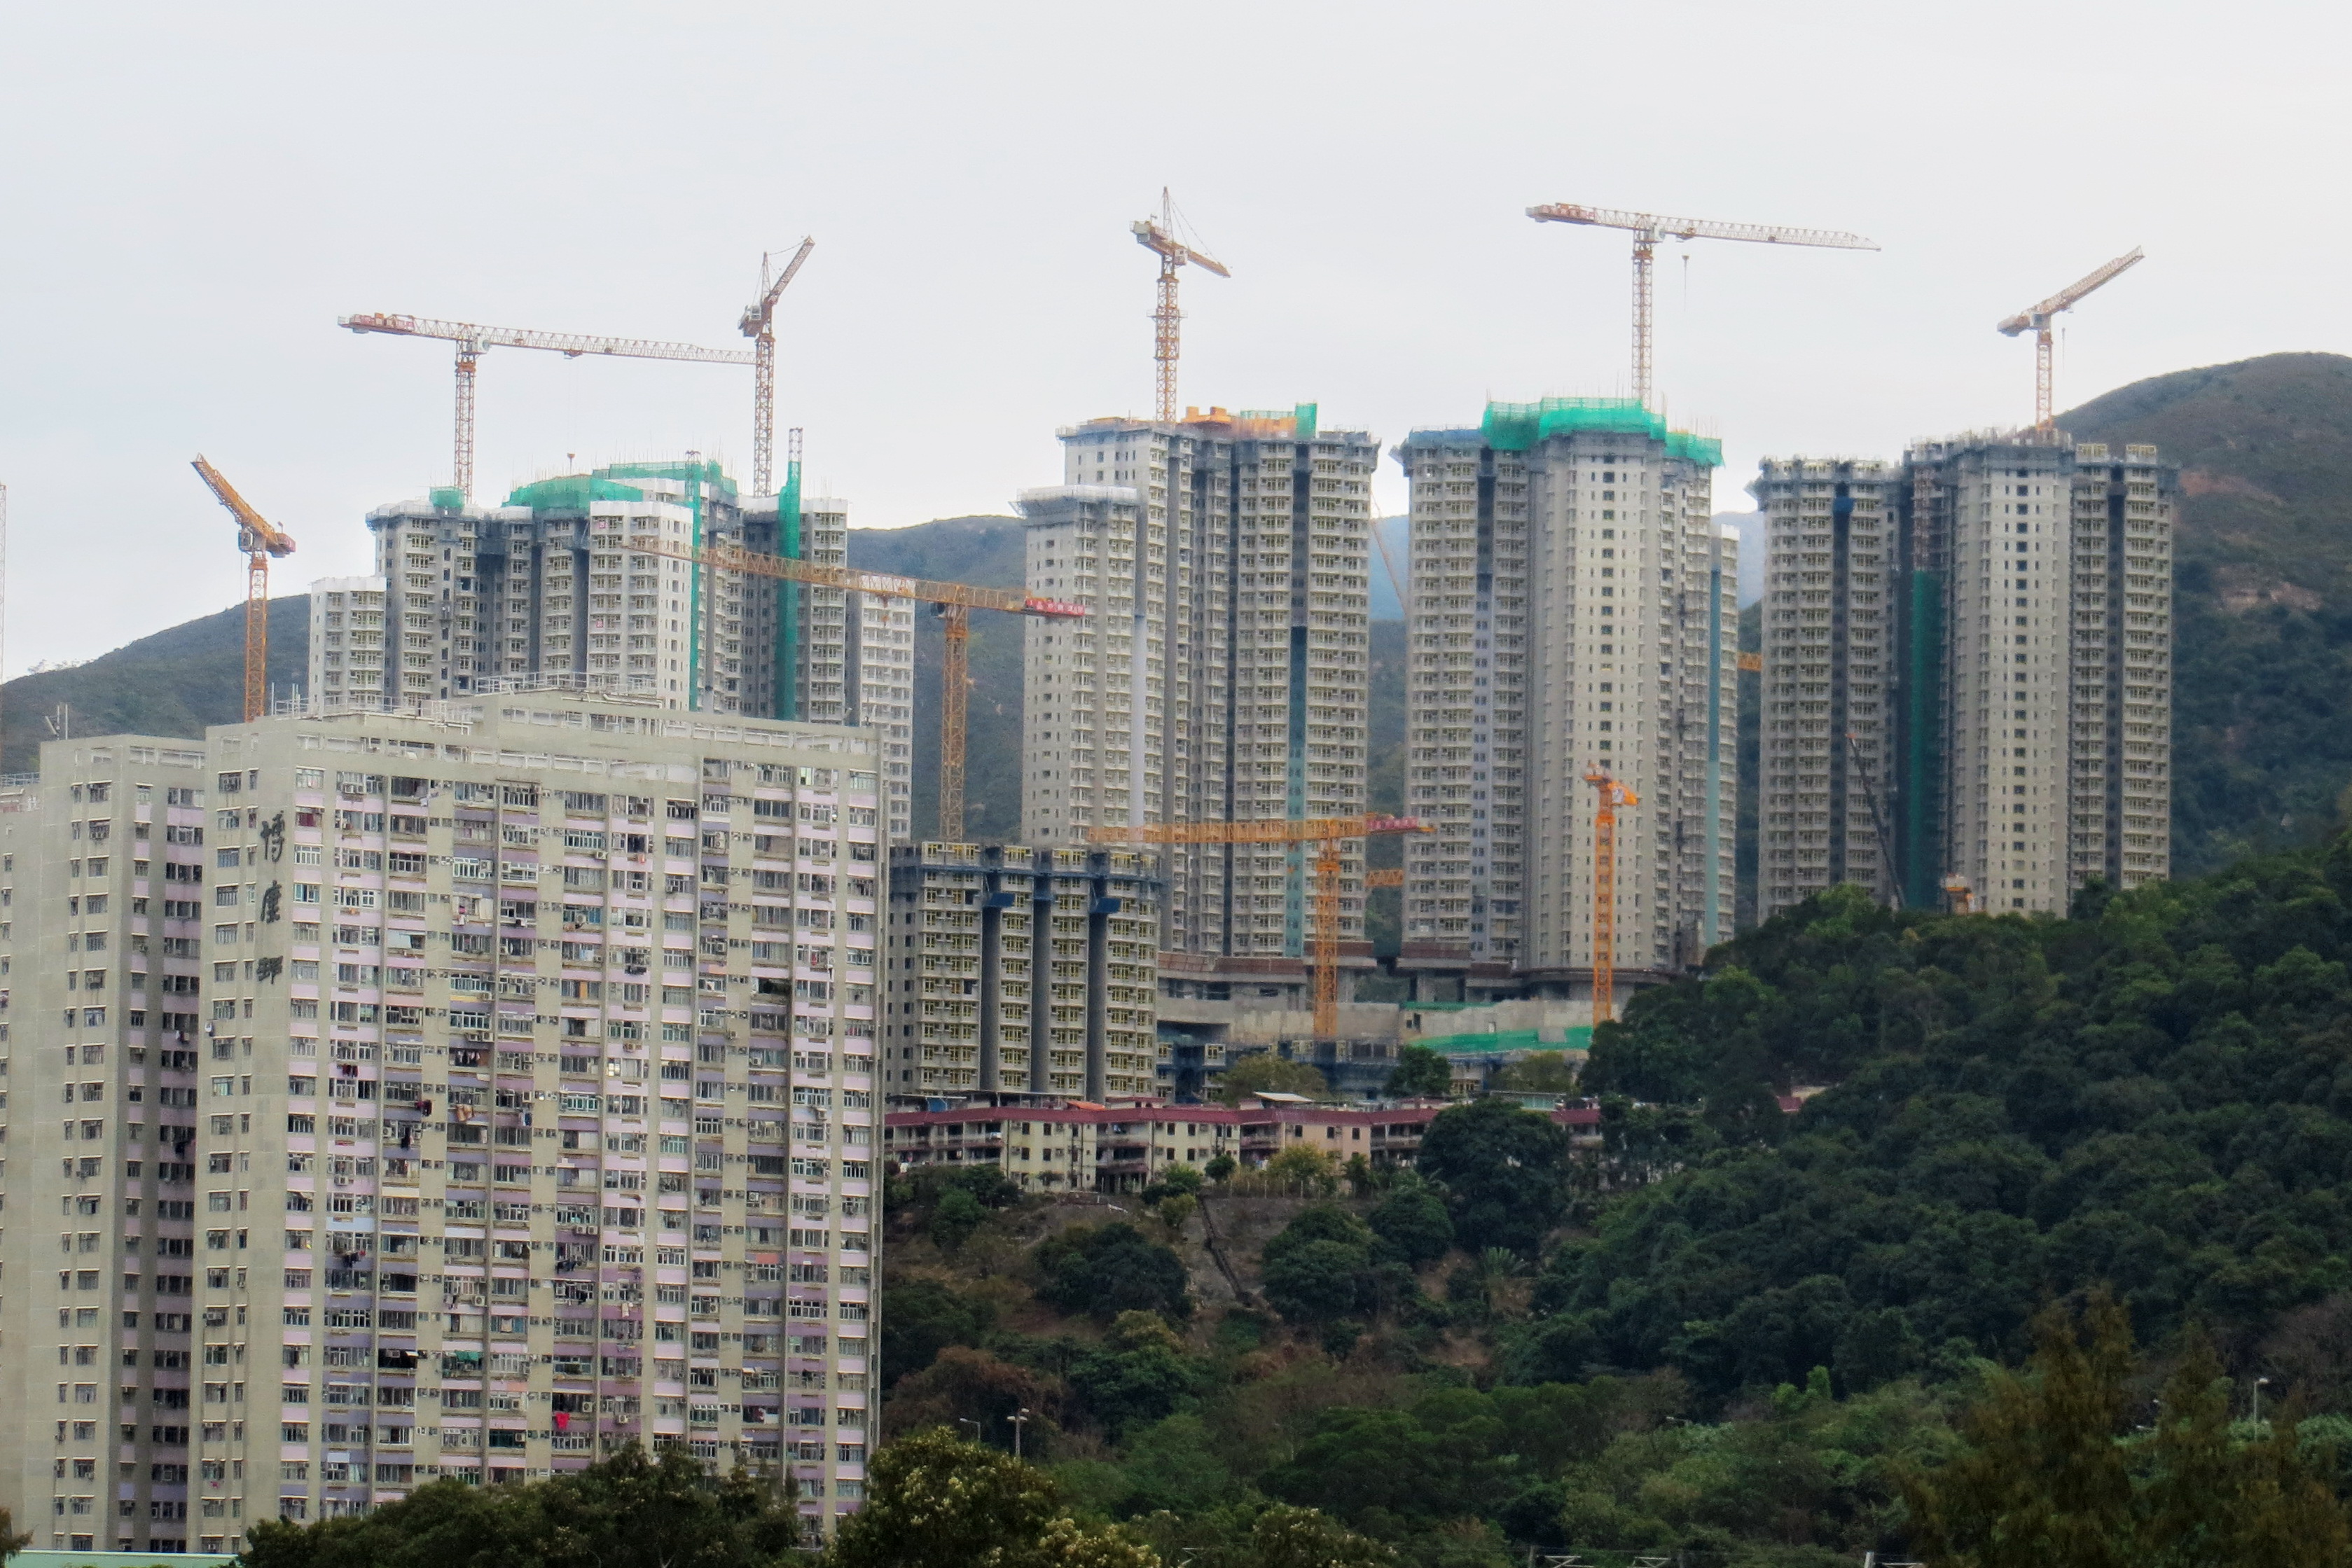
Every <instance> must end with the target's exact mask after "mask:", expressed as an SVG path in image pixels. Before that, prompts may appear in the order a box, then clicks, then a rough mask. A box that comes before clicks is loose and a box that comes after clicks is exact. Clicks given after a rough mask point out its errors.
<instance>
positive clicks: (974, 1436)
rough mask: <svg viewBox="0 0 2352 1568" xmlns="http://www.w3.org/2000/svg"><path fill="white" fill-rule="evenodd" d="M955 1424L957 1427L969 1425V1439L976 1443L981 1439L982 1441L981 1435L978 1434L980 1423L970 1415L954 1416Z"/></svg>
mask: <svg viewBox="0 0 2352 1568" xmlns="http://www.w3.org/2000/svg"><path fill="white" fill-rule="evenodd" d="M956 1425H957V1426H959V1427H971V1440H972V1441H973V1442H975V1443H977V1442H981V1441H982V1440H983V1439H982V1437H981V1434H980V1423H979V1422H977V1421H975V1420H973V1419H972V1418H971V1416H957V1417H956Z"/></svg>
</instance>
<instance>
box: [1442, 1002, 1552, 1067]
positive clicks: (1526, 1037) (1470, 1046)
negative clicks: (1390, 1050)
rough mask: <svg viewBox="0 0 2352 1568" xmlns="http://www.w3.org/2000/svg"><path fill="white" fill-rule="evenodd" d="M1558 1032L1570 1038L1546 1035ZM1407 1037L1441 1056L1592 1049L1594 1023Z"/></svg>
mask: <svg viewBox="0 0 2352 1568" xmlns="http://www.w3.org/2000/svg"><path fill="white" fill-rule="evenodd" d="M1410 1005H1412V1006H1421V1005H1423V1004H1419V1003H1414V1004H1410ZM1554 1033H1564V1034H1565V1035H1566V1037H1567V1038H1566V1040H1545V1039H1544V1038H1543V1037H1544V1036H1545V1035H1547V1034H1554ZM1404 1038H1405V1040H1406V1041H1407V1043H1409V1044H1412V1045H1425V1046H1427V1047H1428V1048H1429V1049H1430V1050H1432V1051H1435V1052H1437V1053H1438V1054H1439V1055H1440V1056H1492V1055H1497V1054H1499V1053H1501V1052H1504V1051H1590V1050H1591V1049H1592V1026H1591V1024H1575V1025H1571V1026H1570V1028H1569V1029H1567V1030H1534V1029H1505V1030H1493V1031H1491V1032H1488V1033H1486V1034H1442V1035H1434V1036H1426V1035H1425V1036H1421V1037H1418V1038H1416V1037H1414V1036H1412V1035H1407V1036H1406V1037H1404Z"/></svg>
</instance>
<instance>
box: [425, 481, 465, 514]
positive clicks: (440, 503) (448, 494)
mask: <svg viewBox="0 0 2352 1568" xmlns="http://www.w3.org/2000/svg"><path fill="white" fill-rule="evenodd" d="M428 494H429V496H430V498H431V500H432V502H433V509H434V510H435V511H438V512H462V511H464V510H465V509H466V492H465V491H463V490H460V489H459V488H457V486H455V485H436V486H433V488H432V490H431V491H430V492H429V493H428Z"/></svg>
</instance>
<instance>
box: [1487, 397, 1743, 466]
mask: <svg viewBox="0 0 2352 1568" xmlns="http://www.w3.org/2000/svg"><path fill="white" fill-rule="evenodd" d="M1578 431H1601V432H1604V433H1608V434H1620V435H1639V436H1642V437H1644V438H1645V439H1647V440H1651V441H1657V442H1663V443H1664V445H1665V448H1666V455H1667V456H1669V457H1679V458H1682V459H1685V461H1688V462H1692V463H1700V464H1704V465H1706V466H1708V467H1716V466H1718V465H1721V464H1722V462H1723V443H1722V442H1720V441H1717V440H1716V439H1714V438H1713V437H1711V436H1704V435H1693V434H1691V433H1690V432H1688V431H1686V430H1668V429H1667V428H1666V422H1665V421H1664V420H1663V419H1661V418H1659V417H1658V415H1656V414H1655V413H1652V412H1650V410H1648V409H1646V408H1644V407H1643V406H1642V404H1641V403H1639V402H1635V401H1634V400H1633V399H1632V398H1630V397H1548V398H1546V399H1544V400H1543V401H1542V402H1490V403H1488V404H1487V405H1486V419H1485V420H1484V421H1483V422H1482V423H1480V425H1479V433H1480V434H1483V435H1484V436H1485V437H1486V444H1488V445H1489V446H1492V447H1493V448H1495V450H1496V451H1497V452H1525V451H1528V449H1529V448H1531V447H1533V446H1534V445H1535V444H1537V443H1538V442H1539V441H1542V440H1544V439H1546V438H1547V437H1549V436H1554V435H1568V434H1574V433H1576V432H1578Z"/></svg>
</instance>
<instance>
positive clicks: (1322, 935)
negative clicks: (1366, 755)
mask: <svg viewBox="0 0 2352 1568" xmlns="http://www.w3.org/2000/svg"><path fill="white" fill-rule="evenodd" d="M1435 831H1437V830H1436V829H1435V828H1433V827H1432V826H1430V824H1428V823H1427V822H1424V821H1421V820H1420V819H1419V818H1416V817H1385V816H1368V817H1293V818H1288V819H1283V818H1275V819H1270V820H1267V821H1255V822H1145V823H1141V824H1128V825H1124V826H1115V827H1108V828H1097V829H1095V830H1094V831H1091V832H1089V833H1088V834H1087V841H1089V842H1091V843H1097V844H1135V843H1143V844H1313V845H1315V846H1316V852H1315V1038H1316V1039H1318V1040H1336V1039H1338V1038H1339V845H1340V843H1341V841H1344V840H1348V839H1360V838H1366V837H1369V836H1370V835H1371V834H1374V833H1432V832H1435Z"/></svg>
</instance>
